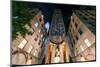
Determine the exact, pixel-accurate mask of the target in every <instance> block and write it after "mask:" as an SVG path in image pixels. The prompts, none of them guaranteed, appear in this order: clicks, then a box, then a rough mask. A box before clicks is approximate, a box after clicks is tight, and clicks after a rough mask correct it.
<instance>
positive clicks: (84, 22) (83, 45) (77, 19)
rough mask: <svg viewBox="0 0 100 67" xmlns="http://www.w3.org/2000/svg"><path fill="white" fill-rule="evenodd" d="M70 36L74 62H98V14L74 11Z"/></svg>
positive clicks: (89, 11)
mask: <svg viewBox="0 0 100 67" xmlns="http://www.w3.org/2000/svg"><path fill="white" fill-rule="evenodd" d="M68 36H69V38H70V42H71V45H72V52H73V53H74V55H73V57H72V59H73V61H92V60H96V56H95V54H96V50H95V48H96V41H95V40H96V38H95V36H96V12H95V9H93V10H74V11H73V13H72V16H71V20H70V24H69V29H68Z"/></svg>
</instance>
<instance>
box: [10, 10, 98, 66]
mask: <svg viewBox="0 0 100 67" xmlns="http://www.w3.org/2000/svg"><path fill="white" fill-rule="evenodd" d="M32 15H34V16H33V18H32V19H31V20H30V22H29V25H28V24H26V25H25V26H24V27H25V28H26V29H27V30H28V32H27V33H26V34H25V37H23V36H22V35H21V34H20V32H18V33H17V34H18V35H17V37H16V39H15V40H12V46H11V49H12V51H11V52H12V64H15V65H29V64H50V63H64V62H65V63H66V62H78V61H79V62H81V61H94V60H96V39H95V36H96V18H95V16H96V12H95V10H74V11H73V13H72V15H71V16H70V23H69V27H68V32H67V31H66V28H65V26H66V24H64V21H63V16H62V13H61V10H60V9H55V10H54V13H53V16H52V21H51V25H50V30H49V35H48V32H47V30H46V28H45V23H44V16H43V14H42V12H41V11H40V10H39V9H33V11H32ZM66 32H67V34H66Z"/></svg>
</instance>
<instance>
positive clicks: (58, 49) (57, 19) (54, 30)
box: [45, 9, 69, 63]
mask: <svg viewBox="0 0 100 67" xmlns="http://www.w3.org/2000/svg"><path fill="white" fill-rule="evenodd" d="M68 49H69V48H68V43H67V40H66V34H65V27H64V22H63V17H62V15H61V11H60V10H59V9H56V10H55V11H54V14H53V18H52V22H51V29H50V32H49V43H48V47H47V52H46V59H45V60H46V61H45V63H63V62H69V51H68Z"/></svg>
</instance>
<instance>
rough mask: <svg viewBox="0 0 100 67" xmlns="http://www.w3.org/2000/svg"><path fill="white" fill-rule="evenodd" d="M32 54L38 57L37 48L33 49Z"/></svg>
mask: <svg viewBox="0 0 100 67" xmlns="http://www.w3.org/2000/svg"><path fill="white" fill-rule="evenodd" d="M33 55H34V56H36V57H38V50H37V49H35V50H34V54H33Z"/></svg>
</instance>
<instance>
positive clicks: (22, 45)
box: [18, 39, 27, 49]
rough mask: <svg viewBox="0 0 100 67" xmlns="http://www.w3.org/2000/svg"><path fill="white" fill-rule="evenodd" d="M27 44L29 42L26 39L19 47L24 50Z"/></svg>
mask: <svg viewBox="0 0 100 67" xmlns="http://www.w3.org/2000/svg"><path fill="white" fill-rule="evenodd" d="M26 43H27V41H26V40H25V39H24V40H23V41H22V42H21V43H20V44H19V45H18V47H19V48H21V49H22V48H23V47H24V46H25V44H26Z"/></svg>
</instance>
